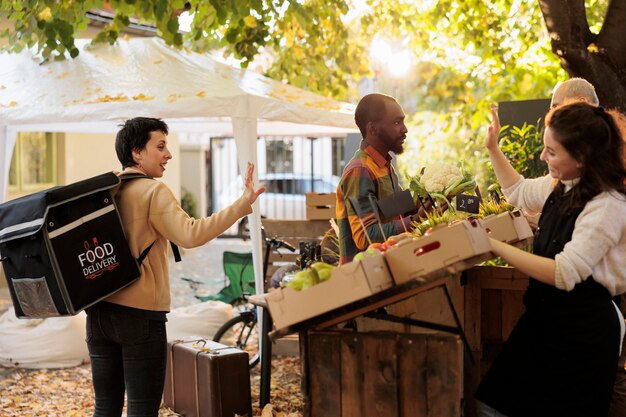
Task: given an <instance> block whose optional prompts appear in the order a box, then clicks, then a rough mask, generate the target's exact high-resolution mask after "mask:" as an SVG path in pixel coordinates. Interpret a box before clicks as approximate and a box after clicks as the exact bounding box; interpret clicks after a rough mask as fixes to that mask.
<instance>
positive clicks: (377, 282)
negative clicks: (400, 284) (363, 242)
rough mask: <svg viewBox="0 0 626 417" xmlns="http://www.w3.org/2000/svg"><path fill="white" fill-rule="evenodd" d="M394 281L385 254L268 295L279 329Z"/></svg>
mask: <svg viewBox="0 0 626 417" xmlns="http://www.w3.org/2000/svg"><path fill="white" fill-rule="evenodd" d="M392 285H393V279H392V278H391V274H390V273H389V269H388V268H387V264H386V262H385V259H384V257H383V256H382V254H376V255H372V256H367V257H365V258H364V259H363V260H361V261H354V262H350V263H347V264H345V265H342V266H340V267H337V268H335V269H334V270H333V272H332V276H331V278H330V279H329V280H328V281H325V282H322V283H319V284H317V285H315V286H313V287H311V288H308V289H306V290H302V291H296V290H294V289H293V288H290V287H286V288H281V289H279V290H275V291H272V292H270V293H268V294H267V295H266V296H265V300H266V301H267V305H268V308H269V311H270V314H271V316H272V320H273V321H274V325H275V326H276V328H277V329H282V328H285V327H288V326H291V325H293V324H296V323H300V322H302V321H304V320H307V319H310V318H313V317H315V316H318V315H320V314H323V313H326V312H328V311H331V310H334V309H335V308H339V307H342V306H344V305H346V304H349V303H352V302H354V301H357V300H360V299H362V298H365V297H367V296H370V295H372V294H375V293H377V292H380V291H382V290H384V289H386V288H389V287H391V286H392Z"/></svg>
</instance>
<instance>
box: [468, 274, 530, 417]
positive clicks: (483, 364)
mask: <svg viewBox="0 0 626 417" xmlns="http://www.w3.org/2000/svg"><path fill="white" fill-rule="evenodd" d="M464 279H465V280H466V284H465V285H464V286H463V288H464V291H465V316H464V330H465V335H466V337H467V340H468V342H469V345H470V348H471V350H472V354H473V356H474V359H475V361H474V363H471V362H470V361H466V363H465V398H466V399H467V401H466V407H465V416H467V417H474V416H475V415H476V410H475V404H474V401H473V397H474V392H475V391H476V388H478V384H479V383H480V380H481V379H482V377H483V376H484V375H485V373H486V372H487V370H488V369H489V367H490V366H491V363H492V362H493V360H494V359H495V357H496V356H497V354H498V353H499V352H500V349H501V348H502V345H503V344H504V342H505V341H506V340H507V339H508V337H509V335H510V334H511V331H512V330H513V327H514V326H515V324H516V323H517V321H518V320H519V318H520V317H521V315H522V313H523V312H524V305H523V303H522V297H523V295H524V292H525V290H526V287H527V286H528V276H527V275H526V274H523V273H521V272H520V271H518V270H517V269H515V268H509V267H500V266H475V267H473V268H471V269H468V270H467V271H465V273H464Z"/></svg>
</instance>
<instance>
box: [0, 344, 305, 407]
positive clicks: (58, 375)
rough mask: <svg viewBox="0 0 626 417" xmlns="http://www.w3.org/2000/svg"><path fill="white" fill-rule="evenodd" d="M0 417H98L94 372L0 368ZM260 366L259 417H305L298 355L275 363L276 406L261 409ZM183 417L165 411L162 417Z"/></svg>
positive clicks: (254, 380) (253, 374)
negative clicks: (94, 416)
mask: <svg viewBox="0 0 626 417" xmlns="http://www.w3.org/2000/svg"><path fill="white" fill-rule="evenodd" d="M0 371H1V372H0V416H2V417H85V416H91V415H92V414H93V400H94V399H93V389H92V385H91V368H90V366H89V365H88V364H87V365H82V366H77V367H74V368H64V369H22V368H2V367H0ZM260 383H261V377H260V366H256V367H255V368H253V369H252V370H251V371H250V386H251V396H252V409H253V414H254V416H257V417H301V416H302V409H303V406H304V402H303V398H302V394H301V392H300V360H299V358H298V357H294V356H284V357H274V358H273V359H272V379H271V389H270V404H268V405H266V406H265V407H264V408H263V409H261V408H260V407H259V388H260ZM175 416H179V414H177V413H175V412H173V411H172V410H169V409H168V408H166V407H161V410H159V417H175Z"/></svg>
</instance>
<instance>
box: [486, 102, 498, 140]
mask: <svg viewBox="0 0 626 417" xmlns="http://www.w3.org/2000/svg"><path fill="white" fill-rule="evenodd" d="M499 135H500V118H499V117H498V105H497V104H495V103H491V124H490V125H489V129H488V130H487V139H486V140H485V146H486V147H487V150H488V151H492V150H495V149H497V147H498V136H499Z"/></svg>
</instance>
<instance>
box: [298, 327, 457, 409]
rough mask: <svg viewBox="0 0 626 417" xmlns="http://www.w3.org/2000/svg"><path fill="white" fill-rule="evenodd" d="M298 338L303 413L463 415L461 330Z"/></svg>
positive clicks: (343, 333)
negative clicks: (446, 332)
mask: <svg viewBox="0 0 626 417" xmlns="http://www.w3.org/2000/svg"><path fill="white" fill-rule="evenodd" d="M300 340H301V342H300V347H301V349H302V351H301V357H302V358H303V379H302V381H303V384H302V386H303V391H304V399H305V410H304V414H305V416H310V417H315V416H336V417H348V416H359V417H378V416H385V417H395V416H398V417H399V416H411V417H459V416H460V415H461V399H462V392H463V362H462V356H463V346H462V343H461V339H460V337H459V336H458V335H450V334H445V333H411V334H409V333H395V332H371V333H355V332H351V331H341V330H338V331H309V332H307V333H301V334H300Z"/></svg>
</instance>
